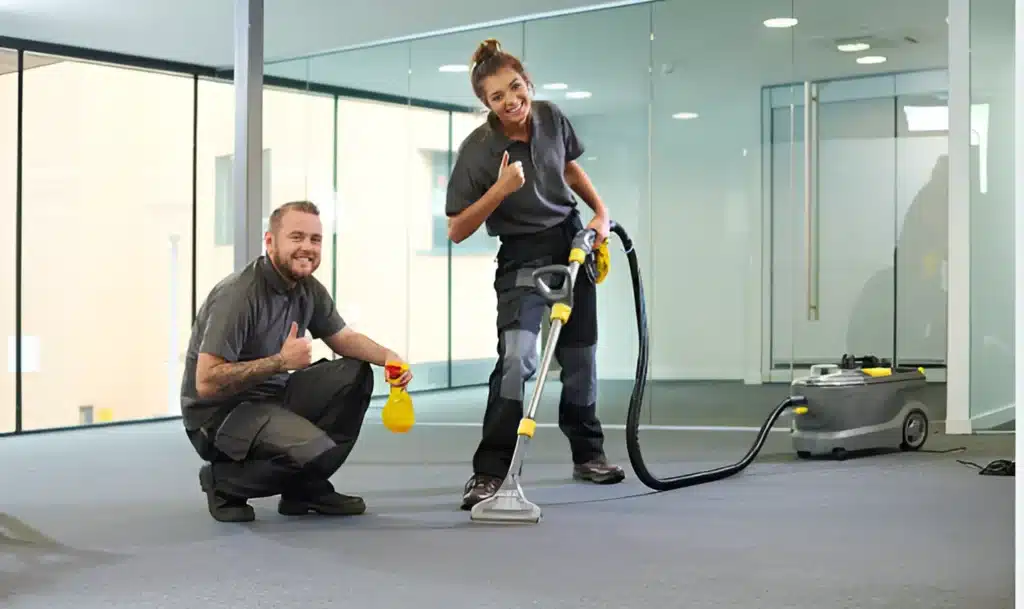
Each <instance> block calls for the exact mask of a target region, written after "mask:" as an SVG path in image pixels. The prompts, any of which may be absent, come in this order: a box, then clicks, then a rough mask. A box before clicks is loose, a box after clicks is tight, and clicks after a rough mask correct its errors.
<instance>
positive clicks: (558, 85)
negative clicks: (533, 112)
mask: <svg viewBox="0 0 1024 609" xmlns="http://www.w3.org/2000/svg"><path fill="white" fill-rule="evenodd" d="M541 87H543V88H545V89H551V90H553V91H561V90H562V89H568V88H569V85H567V84H565V83H564V82H549V83H547V84H546V85H541Z"/></svg>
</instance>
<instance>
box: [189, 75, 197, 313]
mask: <svg viewBox="0 0 1024 609" xmlns="http://www.w3.org/2000/svg"><path fill="white" fill-rule="evenodd" d="M198 180H199V75H198V74H197V75H194V76H193V77H192V239H191V241H192V305H191V306H192V309H191V317H189V324H190V325H191V324H193V323H195V321H196V309H197V308H198V307H199V303H198V293H197V291H196V269H197V268H198V263H197V261H196V256H198V254H199V252H198V248H197V247H196V243H197V242H198V239H196V234H197V233H198V232H199V193H198V189H197V181H198Z"/></svg>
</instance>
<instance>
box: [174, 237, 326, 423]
mask: <svg viewBox="0 0 1024 609" xmlns="http://www.w3.org/2000/svg"><path fill="white" fill-rule="evenodd" d="M293 321H294V322H296V323H297V324H298V326H299V332H298V335H299V336H305V335H306V333H307V332H308V333H309V335H310V336H311V337H312V338H314V339H323V338H327V337H329V336H331V335H333V334H335V333H337V332H338V331H340V330H341V329H342V328H344V327H345V320H343V319H342V318H341V315H340V314H339V313H338V311H337V309H336V308H335V304H334V299H333V298H331V294H330V292H328V291H327V288H325V287H324V285H323V284H322V283H320V281H318V280H317V279H316V278H315V277H312V276H310V277H307V278H305V279H304V280H302V281H300V282H299V283H297V284H296V285H294V286H292V287H289V286H288V284H287V283H286V282H285V280H284V278H283V277H281V275H280V274H279V273H278V272H277V271H276V270H275V269H274V266H273V265H272V264H271V263H270V260H269V259H268V258H267V257H266V256H265V255H264V256H260V257H259V258H257V259H256V260H254V261H252V262H250V263H249V264H248V265H247V266H246V267H245V268H244V269H242V270H241V271H238V272H236V273H232V274H231V275H229V276H228V277H226V278H224V279H223V280H221V282H220V283H218V284H217V285H216V286H214V288H213V290H211V291H210V294H209V296H207V298H206V301H205V302H204V303H203V304H202V306H201V307H200V308H199V311H198V312H197V313H196V321H195V324H193V326H192V338H191V339H190V340H189V344H188V352H187V354H186V356H185V374H184V376H183V378H182V384H181V409H182V415H183V418H184V423H185V427H186V428H187V429H198V428H199V427H201V426H203V425H204V424H206V422H207V421H209V420H210V419H211V417H213V416H215V415H216V414H218V412H219V411H220V410H221V409H222V408H224V407H225V406H228V405H231V404H237V403H239V402H242V401H244V400H246V399H253V398H259V397H266V396H268V395H279V394H280V392H281V391H282V390H283V388H284V385H285V383H286V382H287V381H288V373H287V372H284V373H281V374H278V375H275V376H274V377H272V378H270V379H268V380H267V381H264V382H263V383H261V384H259V385H257V386H255V387H253V388H251V389H248V390H246V391H244V392H243V393H241V394H239V395H236V396H232V397H230V398H223V399H212V400H204V399H201V398H199V397H198V395H197V391H196V362H197V360H198V358H199V353H200V352H202V353H210V354H212V355H216V356H218V357H221V358H223V359H225V360H227V361H228V362H244V361H252V360H256V359H260V358H264V357H270V356H272V355H275V354H277V353H279V352H280V351H281V346H282V345H283V344H284V341H285V338H286V337H287V336H288V331H289V330H290V329H291V325H292V322H293Z"/></svg>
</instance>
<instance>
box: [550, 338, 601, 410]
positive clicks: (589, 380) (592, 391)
mask: <svg viewBox="0 0 1024 609" xmlns="http://www.w3.org/2000/svg"><path fill="white" fill-rule="evenodd" d="M596 356H597V345H589V346H581V347H561V348H559V350H558V360H559V363H560V364H561V365H562V374H561V376H562V395H563V396H564V398H565V401H567V402H569V403H571V404H575V405H577V406H590V405H591V404H593V403H595V402H596V401H597V357H596Z"/></svg>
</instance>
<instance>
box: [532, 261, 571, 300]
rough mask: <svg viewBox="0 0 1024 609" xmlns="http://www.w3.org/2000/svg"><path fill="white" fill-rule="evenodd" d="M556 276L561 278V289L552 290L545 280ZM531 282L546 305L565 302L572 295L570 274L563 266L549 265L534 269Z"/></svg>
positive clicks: (567, 268)
mask: <svg viewBox="0 0 1024 609" xmlns="http://www.w3.org/2000/svg"><path fill="white" fill-rule="evenodd" d="M557 275H561V276H562V277H563V280H562V287H560V288H552V287H551V285H550V282H548V281H545V278H547V277H553V276H557ZM533 282H534V284H536V286H537V291H538V292H540V295H541V296H543V297H544V299H545V300H547V301H548V303H555V302H559V301H563V300H567V299H568V298H569V296H570V295H571V294H572V273H570V272H569V267H567V266H565V265H564V264H551V265H548V266H542V267H540V268H539V269H536V270H535V271H533Z"/></svg>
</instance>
